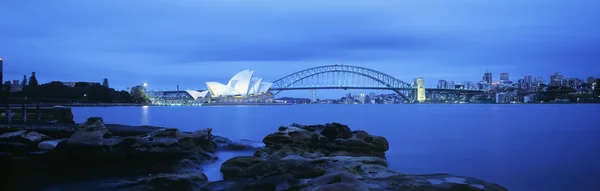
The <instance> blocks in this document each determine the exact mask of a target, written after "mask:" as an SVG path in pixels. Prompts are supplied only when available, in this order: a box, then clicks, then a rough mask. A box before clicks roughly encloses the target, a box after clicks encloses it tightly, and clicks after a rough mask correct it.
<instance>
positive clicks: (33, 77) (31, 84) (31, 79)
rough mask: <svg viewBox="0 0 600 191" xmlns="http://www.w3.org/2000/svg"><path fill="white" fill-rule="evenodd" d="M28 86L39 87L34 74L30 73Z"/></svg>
mask: <svg viewBox="0 0 600 191" xmlns="http://www.w3.org/2000/svg"><path fill="white" fill-rule="evenodd" d="M29 86H31V87H37V86H39V84H38V81H37V78H35V72H31V77H29Z"/></svg>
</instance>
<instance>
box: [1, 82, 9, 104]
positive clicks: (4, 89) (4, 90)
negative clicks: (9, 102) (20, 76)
mask: <svg viewBox="0 0 600 191" xmlns="http://www.w3.org/2000/svg"><path fill="white" fill-rule="evenodd" d="M10 88H11V85H10V81H6V82H4V84H2V85H1V86H0V101H1V102H4V101H5V99H8V98H9V97H10V95H11V93H10Z"/></svg>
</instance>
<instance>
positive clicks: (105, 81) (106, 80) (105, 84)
mask: <svg viewBox="0 0 600 191" xmlns="http://www.w3.org/2000/svg"><path fill="white" fill-rule="evenodd" d="M102 86H104V87H105V88H108V78H104V81H102Z"/></svg>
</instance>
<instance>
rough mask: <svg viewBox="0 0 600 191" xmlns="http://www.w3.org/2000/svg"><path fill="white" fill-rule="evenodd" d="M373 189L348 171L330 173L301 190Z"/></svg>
mask: <svg viewBox="0 0 600 191" xmlns="http://www.w3.org/2000/svg"><path fill="white" fill-rule="evenodd" d="M337 190H344V191H371V189H370V188H369V186H368V185H367V184H365V183H363V182H361V181H360V180H358V179H356V178H355V177H354V176H353V175H351V174H348V173H346V172H340V173H335V174H328V175H325V176H322V177H319V178H316V179H314V180H311V181H310V182H308V183H307V187H305V188H302V189H301V190H300V191H337Z"/></svg>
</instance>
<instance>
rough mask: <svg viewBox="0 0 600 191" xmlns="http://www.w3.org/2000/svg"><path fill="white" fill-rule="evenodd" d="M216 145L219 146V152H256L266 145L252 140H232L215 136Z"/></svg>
mask: <svg viewBox="0 0 600 191" xmlns="http://www.w3.org/2000/svg"><path fill="white" fill-rule="evenodd" d="M215 143H216V144H217V149H218V150H230V151H242V150H256V149H259V148H261V147H263V146H265V144H263V143H262V142H258V141H251V140H246V139H242V140H235V141H234V140H231V139H228V138H227V137H221V136H215Z"/></svg>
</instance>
